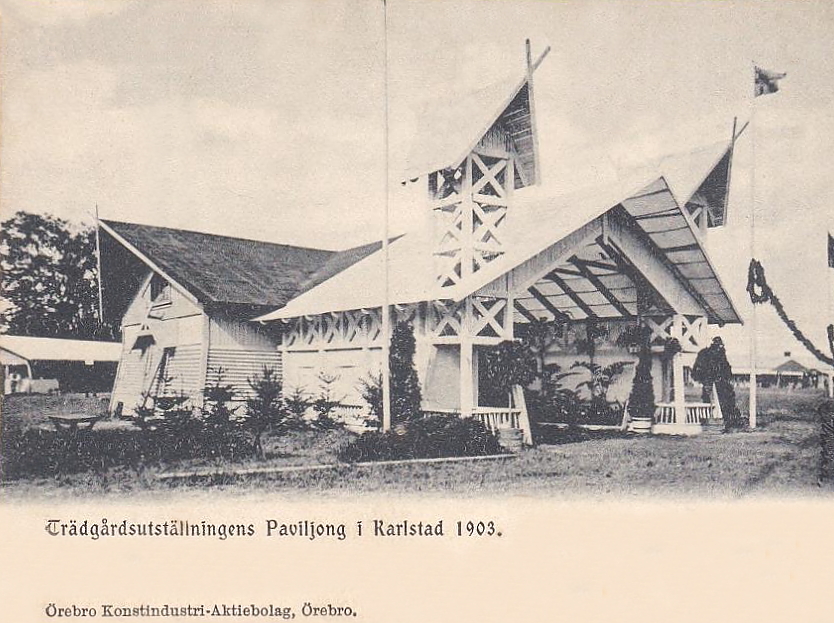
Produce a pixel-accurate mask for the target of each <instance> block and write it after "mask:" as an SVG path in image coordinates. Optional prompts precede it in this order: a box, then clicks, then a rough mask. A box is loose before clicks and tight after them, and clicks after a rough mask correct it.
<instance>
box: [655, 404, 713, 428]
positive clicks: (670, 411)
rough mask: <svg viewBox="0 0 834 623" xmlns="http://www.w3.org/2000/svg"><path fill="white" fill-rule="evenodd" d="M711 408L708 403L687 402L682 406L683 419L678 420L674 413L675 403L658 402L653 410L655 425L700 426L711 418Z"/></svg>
mask: <svg viewBox="0 0 834 623" xmlns="http://www.w3.org/2000/svg"><path fill="white" fill-rule="evenodd" d="M712 411H713V406H712V405H711V404H710V403H708V402H687V403H686V404H685V405H684V418H683V420H682V421H681V420H679V419H678V417H677V414H676V412H675V403H673V402H659V403H657V404H656V405H655V408H654V423H655V424H684V423H685V424H700V423H701V422H702V421H704V420H708V419H710V418H711V417H712Z"/></svg>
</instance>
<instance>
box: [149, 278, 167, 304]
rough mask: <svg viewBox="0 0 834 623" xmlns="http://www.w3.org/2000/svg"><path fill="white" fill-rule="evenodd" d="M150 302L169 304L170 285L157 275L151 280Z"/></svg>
mask: <svg viewBox="0 0 834 623" xmlns="http://www.w3.org/2000/svg"><path fill="white" fill-rule="evenodd" d="M151 301H152V302H153V303H170V302H171V284H169V283H168V282H167V281H165V280H164V279H163V278H162V277H160V276H159V275H154V276H153V277H152V278H151Z"/></svg>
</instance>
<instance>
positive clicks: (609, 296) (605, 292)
mask: <svg viewBox="0 0 834 623" xmlns="http://www.w3.org/2000/svg"><path fill="white" fill-rule="evenodd" d="M568 262H570V263H571V264H573V265H574V266H576V268H577V270H578V271H579V272H580V273H582V276H583V277H585V279H587V280H588V281H590V282H591V284H592V285H593V286H594V287H595V288H596V289H597V290H599V293H600V294H602V296H604V297H605V300H607V301H608V302H609V303H611V306H612V307H613V308H614V309H616V310H617V311H618V312H620V314H621V315H622V316H623V317H625V318H632V317H633V314H632V313H631V312H630V311H628V308H627V307H626V306H625V305H624V304H623V303H622V302H620V299H618V298H617V297H616V296H614V293H613V292H611V290H609V289H608V288H607V287H606V285H605V284H604V283H602V280H601V279H600V278H599V276H598V275H596V274H594V273H592V272H591V270H590V269H589V268H588V267H587V265H586V264H585V263H584V262H582V260H580V259H579V258H578V257H576V256H575V255H574V256H573V257H572V258H570V259H569V260H568Z"/></svg>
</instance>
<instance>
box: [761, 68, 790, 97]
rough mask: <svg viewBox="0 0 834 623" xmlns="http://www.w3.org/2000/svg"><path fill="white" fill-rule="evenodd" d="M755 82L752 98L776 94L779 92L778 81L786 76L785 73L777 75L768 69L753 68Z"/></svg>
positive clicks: (777, 73)
mask: <svg viewBox="0 0 834 623" xmlns="http://www.w3.org/2000/svg"><path fill="white" fill-rule="evenodd" d="M755 74H756V76H755V80H754V86H753V96H754V97H759V96H760V95H768V94H770V93H776V92H777V91H778V90H779V81H780V80H781V79H782V78H784V77H785V76H787V75H788V74H786V73H779V72H776V71H771V70H769V69H762V68H761V67H758V66H756V67H755Z"/></svg>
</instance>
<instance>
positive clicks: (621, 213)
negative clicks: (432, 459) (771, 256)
mask: <svg viewBox="0 0 834 623" xmlns="http://www.w3.org/2000/svg"><path fill="white" fill-rule="evenodd" d="M615 214H616V219H615V223H616V227H619V228H621V229H620V234H621V235H622V236H623V242H624V243H626V242H627V241H628V238H629V237H631V236H633V237H634V238H635V240H636V241H637V242H638V243H640V242H641V243H642V244H643V245H645V247H646V248H647V249H649V250H650V253H651V256H652V257H654V258H656V259H657V260H659V261H660V263H661V264H662V265H663V267H664V268H665V269H666V270H667V271H668V272H669V274H670V275H671V276H672V277H673V279H674V280H675V281H676V282H677V283H678V284H679V285H680V287H682V288H683V291H684V294H685V295H688V296H689V297H691V299H692V300H693V301H694V302H695V304H696V305H700V306H701V307H702V308H703V309H704V310H706V311H707V313H708V314H709V315H711V316H712V317H713V318H720V317H721V316H719V315H718V314H717V313H715V310H714V309H713V307H712V306H711V305H710V304H709V303H708V302H707V301H706V299H704V297H703V296H702V295H701V293H700V292H699V291H698V290H696V289H695V287H694V286H693V285H692V283H691V282H690V281H689V280H688V279H687V278H686V277H684V276H683V274H682V273H681V271H680V269H679V268H678V267H677V266H676V265H675V264H674V263H673V262H672V261H671V260H670V259H669V257H668V255H667V253H669V252H671V251H683V250H690V248H691V250H698V249H700V246H699V245H698V243H697V242H696V243H692V244H691V245H682V246H680V247H671V248H666V249H664V248H662V247H660V246H659V245H658V244H657V243H656V242H655V241H654V240H652V238H651V236H650V235H649V234H648V233H646V232H645V231H644V230H643V229H642V228H641V227H640V226H639V225H638V224H637V223H636V222H635V221H634V220H633V219H632V218H631V215H630V214H629V213H628V211H627V210H626V209H625V208H624V207H623V208H620V209H618V210H616V211H615ZM682 214H684V212H682Z"/></svg>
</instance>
